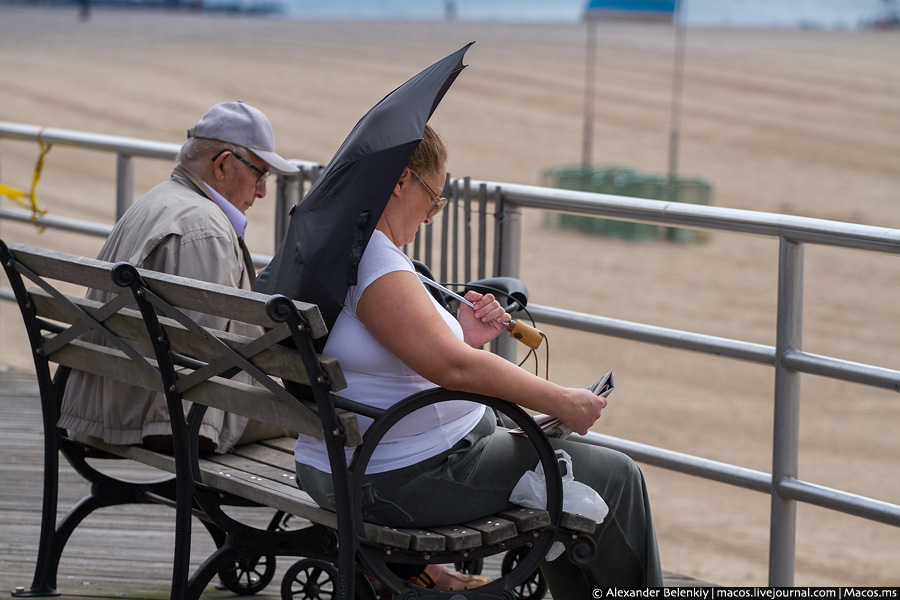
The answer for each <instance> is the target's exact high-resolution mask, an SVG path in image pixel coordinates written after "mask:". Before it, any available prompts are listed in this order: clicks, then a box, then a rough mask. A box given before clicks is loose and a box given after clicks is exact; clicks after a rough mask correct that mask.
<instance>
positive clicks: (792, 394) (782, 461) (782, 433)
mask: <svg viewBox="0 0 900 600" xmlns="http://www.w3.org/2000/svg"><path fill="white" fill-rule="evenodd" d="M776 327H777V330H776V335H775V419H774V431H773V439H772V514H771V519H770V532H769V585H770V586H773V587H775V586H777V587H790V586H793V585H794V550H795V545H796V533H797V502H796V500H792V499H790V498H783V497H782V496H781V494H780V493H779V484H780V483H781V482H782V481H784V480H786V479H797V476H798V456H799V437H800V373H799V372H797V371H792V370H789V369H788V368H787V367H785V365H784V356H785V353H786V352H788V351H789V350H799V349H800V346H801V341H802V336H803V245H802V244H800V243H797V242H793V241H791V240H788V239H787V238H785V237H783V236H782V237H781V245H780V248H779V257H778V317H777V325H776Z"/></svg>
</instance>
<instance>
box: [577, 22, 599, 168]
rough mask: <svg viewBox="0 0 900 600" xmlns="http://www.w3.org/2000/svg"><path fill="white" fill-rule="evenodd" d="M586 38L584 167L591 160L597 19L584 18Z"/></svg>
mask: <svg viewBox="0 0 900 600" xmlns="http://www.w3.org/2000/svg"><path fill="white" fill-rule="evenodd" d="M585 26H586V28H587V29H586V32H587V39H586V40H585V57H584V65H585V66H584V134H583V140H582V146H581V165H582V166H583V167H584V168H585V169H586V168H587V167H588V166H589V165H590V164H591V161H592V160H593V158H592V154H593V143H594V91H595V87H596V85H595V75H596V71H597V67H596V63H597V19H590V18H588V19H586V20H585Z"/></svg>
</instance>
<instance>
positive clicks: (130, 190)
mask: <svg viewBox="0 0 900 600" xmlns="http://www.w3.org/2000/svg"><path fill="white" fill-rule="evenodd" d="M132 161H133V158H132V157H131V156H130V155H128V154H124V153H122V152H119V153H117V154H116V221H118V220H119V219H121V218H122V215H124V214H125V211H126V210H128V207H130V206H131V203H132V201H133V200H134V164H133V162H132Z"/></svg>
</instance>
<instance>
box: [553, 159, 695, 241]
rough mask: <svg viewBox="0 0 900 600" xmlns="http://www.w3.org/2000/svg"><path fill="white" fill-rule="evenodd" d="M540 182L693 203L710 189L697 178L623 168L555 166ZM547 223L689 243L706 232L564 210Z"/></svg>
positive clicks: (560, 186)
mask: <svg viewBox="0 0 900 600" xmlns="http://www.w3.org/2000/svg"><path fill="white" fill-rule="evenodd" d="M541 184H542V185H543V186H545V187H555V188H561V189H567V190H578V191H582V192H594V193H598V194H611V195H614V196H628V197H631V198H648V199H651V200H664V201H668V202H688V203H693V204H709V199H710V195H711V191H712V188H711V186H710V184H709V183H707V182H705V181H702V180H700V179H688V178H678V177H676V178H674V179H670V178H669V177H666V176H661V175H651V174H646V173H641V172H639V171H636V170H633V169H628V168H625V167H599V166H574V167H554V168H551V169H547V170H545V171H544V172H543V173H542V174H541ZM554 217H555V218H554ZM549 224H550V225H553V226H558V227H560V228H562V229H577V230H579V231H584V232H586V233H590V234H593V235H603V236H607V237H617V238H622V239H627V240H657V239H665V240H669V241H673V242H680V243H690V242H700V241H705V240H706V239H707V234H706V233H705V232H701V231H695V230H692V229H680V228H675V227H662V226H658V225H652V224H648V223H635V222H632V221H617V220H613V219H602V218H598V217H589V216H586V215H572V214H565V213H559V214H556V215H552V216H551V219H550V223H549Z"/></svg>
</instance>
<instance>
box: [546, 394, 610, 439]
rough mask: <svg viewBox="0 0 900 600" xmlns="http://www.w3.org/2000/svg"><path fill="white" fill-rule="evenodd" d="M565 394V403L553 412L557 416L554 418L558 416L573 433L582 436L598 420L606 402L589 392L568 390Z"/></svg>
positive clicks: (604, 399)
mask: <svg viewBox="0 0 900 600" xmlns="http://www.w3.org/2000/svg"><path fill="white" fill-rule="evenodd" d="M567 392H568V393H567V394H566V400H567V402H565V403H563V404H562V406H560V410H559V411H555V412H558V414H556V415H554V416H558V417H559V418H560V419H561V420H562V422H563V423H564V424H565V425H566V426H567V427H568V428H569V429H571V430H572V431H574V432H575V433H577V434H579V435H584V434H586V433H587V432H588V430H589V429H590V428H591V426H592V425H593V424H594V423H596V422H597V419H599V418H600V411H602V410H603V409H604V408H606V404H607V400H606V398H603V397H602V396H595V395H594V393H593V392H591V391H590V390H585V389H576V388H569V389H568V390H567Z"/></svg>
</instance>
